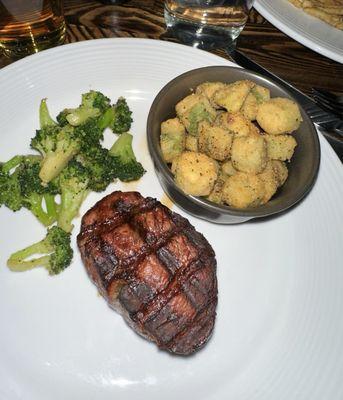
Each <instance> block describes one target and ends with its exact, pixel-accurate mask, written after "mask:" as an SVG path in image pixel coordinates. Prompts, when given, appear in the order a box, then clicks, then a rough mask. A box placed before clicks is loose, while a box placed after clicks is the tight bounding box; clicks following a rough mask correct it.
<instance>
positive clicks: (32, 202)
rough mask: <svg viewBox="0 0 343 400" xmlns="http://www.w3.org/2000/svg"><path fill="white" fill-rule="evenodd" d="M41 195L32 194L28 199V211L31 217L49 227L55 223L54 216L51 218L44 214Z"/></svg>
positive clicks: (46, 213)
mask: <svg viewBox="0 0 343 400" xmlns="http://www.w3.org/2000/svg"><path fill="white" fill-rule="evenodd" d="M42 200H43V195H40V194H37V193H32V194H31V195H30V196H29V198H28V200H27V201H28V202H29V209H30V211H31V212H32V213H33V215H34V216H35V217H36V218H37V219H38V220H39V221H40V222H41V223H42V224H43V225H44V226H49V225H51V224H52V223H53V222H54V221H56V215H55V218H54V216H51V215H50V214H49V213H48V212H45V211H44V210H43V207H42Z"/></svg>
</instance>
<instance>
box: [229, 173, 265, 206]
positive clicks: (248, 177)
mask: <svg viewBox="0 0 343 400" xmlns="http://www.w3.org/2000/svg"><path fill="white" fill-rule="evenodd" d="M264 196H265V187H264V183H263V181H262V179H261V178H260V177H259V175H253V174H247V173H245V172H237V174H235V175H232V176H230V177H229V178H227V179H226V181H225V183H224V186H223V191H222V199H223V201H224V202H225V203H226V204H227V205H229V206H231V207H235V208H247V207H256V206H258V205H260V204H261V203H262V201H263V198H264Z"/></svg>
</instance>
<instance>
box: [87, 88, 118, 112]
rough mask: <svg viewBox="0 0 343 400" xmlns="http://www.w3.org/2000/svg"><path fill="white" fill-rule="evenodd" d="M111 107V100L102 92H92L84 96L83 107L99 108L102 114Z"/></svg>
mask: <svg viewBox="0 0 343 400" xmlns="http://www.w3.org/2000/svg"><path fill="white" fill-rule="evenodd" d="M110 105H111V100H110V99H109V98H108V97H106V96H105V95H104V94H102V93H101V92H98V91H96V90H90V91H89V92H87V93H84V94H83V95H82V102H81V107H85V108H97V109H98V110H100V112H101V113H103V112H105V111H106V110H107V109H108V108H109V107H110Z"/></svg>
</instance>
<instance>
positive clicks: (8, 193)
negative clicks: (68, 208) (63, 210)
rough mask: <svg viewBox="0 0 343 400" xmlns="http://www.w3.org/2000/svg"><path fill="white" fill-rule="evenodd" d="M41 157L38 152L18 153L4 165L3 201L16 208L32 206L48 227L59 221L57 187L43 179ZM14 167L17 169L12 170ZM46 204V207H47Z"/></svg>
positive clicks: (0, 186)
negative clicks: (32, 153)
mask: <svg viewBox="0 0 343 400" xmlns="http://www.w3.org/2000/svg"><path fill="white" fill-rule="evenodd" d="M41 159H42V158H41V157H40V156H36V155H27V156H15V157H13V158H12V159H11V160H9V161H8V162H6V163H5V164H3V165H2V167H1V170H0V204H4V205H5V206H6V207H8V208H9V209H11V210H12V211H18V210H19V209H21V208H22V207H25V208H27V209H29V210H30V211H31V212H32V213H33V214H34V215H35V216H36V217H37V218H38V220H39V221H40V222H41V223H42V224H43V225H45V226H49V225H51V224H52V223H53V222H54V221H56V217H57V211H56V208H57V204H56V202H55V195H56V194H57V192H58V190H57V187H56V186H55V185H53V184H51V183H49V184H48V185H42V182H41V180H40V178H39V171H40V162H41ZM13 169H14V171H13V172H11V171H12V170H13ZM43 204H45V210H44V208H43Z"/></svg>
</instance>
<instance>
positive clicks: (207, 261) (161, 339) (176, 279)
mask: <svg viewBox="0 0 343 400" xmlns="http://www.w3.org/2000/svg"><path fill="white" fill-rule="evenodd" d="M77 241H78V246H79V249H80V252H81V256H82V259H83V262H84V264H85V266H86V269H87V272H88V274H89V276H90V278H91V279H92V281H93V282H94V283H95V284H96V285H97V287H98V289H99V291H100V293H101V294H102V296H103V297H105V299H106V300H107V302H108V303H109V305H110V306H111V307H113V308H114V309H115V310H117V311H118V312H120V313H121V314H122V315H123V316H124V318H125V319H126V321H127V322H128V323H129V325H130V326H131V327H132V328H133V329H134V330H135V331H136V332H138V333H139V334H141V335H143V336H144V337H146V338H148V339H150V340H152V341H153V342H155V343H156V344H157V345H158V347H159V348H161V349H164V350H168V351H170V352H172V353H175V354H182V355H188V354H191V353H193V352H194V351H196V350H198V349H199V348H201V347H202V346H203V345H204V344H205V343H206V342H207V341H208V339H209V337H210V335H211V333H212V330H213V326H214V321H215V317H216V311H215V309H216V305H217V278H216V259H215V254H214V251H213V249H212V247H211V246H210V244H209V243H208V242H207V240H206V239H205V238H204V236H203V235H202V234H200V233H199V232H197V231H196V230H195V229H194V227H193V226H192V225H191V224H190V223H189V221H188V220H187V219H186V218H183V217H181V216H180V215H179V214H177V213H175V212H172V211H171V210H170V209H169V208H167V207H165V206H164V205H162V204H161V203H160V202H159V201H157V200H156V199H153V198H150V197H147V198H144V197H142V196H141V195H140V194H139V193H138V192H120V191H117V192H113V193H112V194H110V195H108V196H106V197H104V198H103V199H102V200H100V201H99V202H98V203H96V204H95V206H94V207H92V208H91V209H90V210H89V211H88V212H87V213H86V214H85V215H84V216H83V218H82V223H81V231H80V233H79V235H78V238H77Z"/></svg>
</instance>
